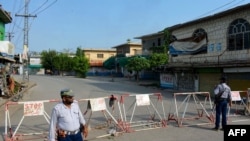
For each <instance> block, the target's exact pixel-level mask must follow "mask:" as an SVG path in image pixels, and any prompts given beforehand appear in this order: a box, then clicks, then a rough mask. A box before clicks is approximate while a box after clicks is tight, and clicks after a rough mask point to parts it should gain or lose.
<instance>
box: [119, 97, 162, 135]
mask: <svg viewBox="0 0 250 141" xmlns="http://www.w3.org/2000/svg"><path fill="white" fill-rule="evenodd" d="M131 101H132V103H131ZM129 102H130V103H129ZM119 103H120V106H121V107H119V109H120V119H118V121H119V124H120V126H121V127H123V129H124V131H125V132H132V131H140V130H148V129H155V128H162V127H166V126H167V121H166V114H165V109H164V105H163V101H162V95H161V93H150V94H124V95H122V96H121V97H120V100H119ZM158 103H160V104H161V105H160V106H161V110H162V113H160V112H159V110H160V108H159V107H158ZM128 105H130V106H129V107H128ZM126 106H127V107H126ZM145 107H146V110H147V111H148V113H147V114H145V113H139V112H138V113H137V115H136V112H135V110H136V108H141V109H142V110H143V108H144V109H145ZM126 108H129V109H131V108H133V110H132V111H131V112H128V111H129V109H126ZM162 114H163V115H162ZM135 116H137V119H136V120H134V118H135ZM145 117H146V118H145ZM127 118H130V119H129V120H127ZM138 127H143V129H136V128H138Z"/></svg>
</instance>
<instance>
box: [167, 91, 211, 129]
mask: <svg viewBox="0 0 250 141" xmlns="http://www.w3.org/2000/svg"><path fill="white" fill-rule="evenodd" d="M183 96H184V97H183ZM177 97H178V99H177ZM181 98H184V99H183V101H182V102H181V103H180V104H179V103H178V100H180V101H181ZM201 98H204V100H203V101H201V100H200V99H201ZM192 100H193V101H192ZM173 102H174V103H172V105H174V111H172V109H171V108H172V107H170V113H169V115H168V121H171V120H174V121H176V123H177V124H178V126H179V127H181V126H184V125H183V122H184V120H186V121H187V120H189V121H191V119H196V120H198V119H201V118H203V117H204V116H203V114H204V113H205V114H206V118H207V119H208V121H209V122H205V123H204V121H202V120H200V121H202V122H203V123H194V124H193V125H202V124H211V123H213V122H214V115H213V112H212V109H213V106H212V103H211V98H210V93H209V92H186V93H174V94H173ZM191 102H193V106H194V107H195V108H194V109H191V108H190V109H188V106H189V105H191ZM184 104H185V105H184ZM183 105H184V106H185V107H184V108H183V107H182V106H183ZM188 110H189V111H188ZM193 110H195V111H193ZM208 110H209V111H211V113H210V114H209V112H208ZM172 112H173V113H172ZM180 113H182V115H181V116H180V115H179V114H180ZM188 114H189V115H188ZM187 115H188V116H189V117H187ZM186 123H187V122H186ZM189 125H192V124H190V123H187V125H185V126H189Z"/></svg>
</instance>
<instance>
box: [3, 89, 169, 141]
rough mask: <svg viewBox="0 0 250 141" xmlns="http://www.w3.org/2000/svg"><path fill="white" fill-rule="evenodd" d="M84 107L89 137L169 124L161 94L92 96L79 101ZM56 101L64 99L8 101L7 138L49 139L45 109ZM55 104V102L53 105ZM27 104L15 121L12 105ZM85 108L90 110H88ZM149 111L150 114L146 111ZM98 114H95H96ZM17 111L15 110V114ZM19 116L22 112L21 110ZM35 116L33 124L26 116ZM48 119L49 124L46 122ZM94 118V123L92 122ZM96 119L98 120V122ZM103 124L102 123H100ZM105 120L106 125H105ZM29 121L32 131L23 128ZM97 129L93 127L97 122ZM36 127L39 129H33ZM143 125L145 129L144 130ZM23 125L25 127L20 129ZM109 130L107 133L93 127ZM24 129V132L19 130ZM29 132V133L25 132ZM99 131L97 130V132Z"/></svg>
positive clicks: (9, 139)
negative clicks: (11, 110)
mask: <svg viewBox="0 0 250 141" xmlns="http://www.w3.org/2000/svg"><path fill="white" fill-rule="evenodd" d="M77 101H78V104H79V106H80V109H81V110H82V111H83V114H84V117H85V119H86V124H87V125H88V127H89V129H90V131H91V132H93V133H91V134H90V135H89V137H88V139H91V136H92V137H93V138H102V137H105V136H110V135H112V134H115V135H117V134H120V133H128V132H132V131H140V130H149V129H156V128H162V127H166V126H167V120H166V114H165V109H164V104H163V100H162V95H161V93H149V94H123V95H114V94H112V95H111V96H106V97H98V98H88V99H79V100H77ZM55 102H61V100H42V101H25V102H8V103H6V104H5V132H4V138H5V141H17V140H18V141H21V140H37V139H40V140H41V139H43V140H46V139H47V135H48V132H47V131H48V128H49V123H50V116H49V115H48V113H47V112H46V111H45V105H46V106H50V107H49V108H50V109H48V107H46V109H47V110H50V111H51V110H52V107H53V106H54V105H55ZM49 103H51V104H52V105H49ZM15 105H16V106H19V108H20V106H23V107H22V108H21V109H22V110H23V111H20V110H18V112H23V115H22V117H21V119H20V121H16V122H13V123H14V124H13V125H14V127H13V126H12V120H11V117H10V106H11V107H12V106H15ZM84 108H86V111H85V112H84ZM145 110H147V113H145ZM94 112H95V113H96V114H93V113H94ZM14 114H15V113H14ZM17 114H18V115H19V113H17ZM38 116H39V117H42V119H43V120H42V122H43V123H42V124H43V126H45V127H43V128H42V127H41V125H40V124H39V123H38V122H36V120H38ZM26 118H32V119H31V120H30V121H31V122H29V121H28V122H29V123H26V122H27V121H26V120H25V121H26V122H24V119H26ZM44 119H45V124H44ZM90 120H91V122H90ZM94 122H96V123H94ZM99 123H101V125H98V124H99ZM103 123H104V124H103ZM25 124H29V125H30V126H29V127H28V125H27V126H26V127H28V128H30V129H28V130H26V129H24V128H22V127H23V126H25ZM94 124H95V126H93V128H92V127H91V126H92V125H94ZM33 126H36V127H37V129H36V130H33V129H31V128H32V127H33ZM141 127H142V129H141ZM14 128H15V129H14ZM20 128H22V129H20ZM101 128H102V129H105V130H104V132H102V131H100V130H92V129H101ZM19 131H20V132H19ZM23 131H25V132H23ZM95 131H97V132H95Z"/></svg>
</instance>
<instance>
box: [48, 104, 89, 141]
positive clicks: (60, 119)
mask: <svg viewBox="0 0 250 141" xmlns="http://www.w3.org/2000/svg"><path fill="white" fill-rule="evenodd" d="M80 124H83V125H85V119H84V117H83V115H82V112H81V110H80V108H79V105H78V102H77V101H76V100H74V102H73V103H72V104H71V107H70V108H68V107H67V106H65V105H64V104H63V103H62V102H60V103H58V104H57V105H55V107H54V108H53V110H52V113H51V119H50V129H49V140H50V141H55V138H56V137H55V136H56V130H57V129H62V130H65V131H75V130H77V129H79V128H80Z"/></svg>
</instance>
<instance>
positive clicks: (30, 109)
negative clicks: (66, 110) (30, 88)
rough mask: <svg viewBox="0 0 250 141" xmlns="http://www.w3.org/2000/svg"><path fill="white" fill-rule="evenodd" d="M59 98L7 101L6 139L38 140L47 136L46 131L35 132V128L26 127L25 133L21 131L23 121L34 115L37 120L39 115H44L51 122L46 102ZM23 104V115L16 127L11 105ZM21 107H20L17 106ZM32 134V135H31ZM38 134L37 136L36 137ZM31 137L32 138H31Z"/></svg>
mask: <svg viewBox="0 0 250 141" xmlns="http://www.w3.org/2000/svg"><path fill="white" fill-rule="evenodd" d="M58 101H59V100H43V101H26V102H7V103H6V104H5V132H4V139H5V141H17V140H18V141H20V140H36V139H41V138H46V132H41V131H39V132H34V131H33V129H28V128H25V129H23V130H25V131H23V133H19V132H18V131H19V129H20V128H21V127H22V126H21V125H22V123H23V121H24V119H25V118H30V117H33V119H32V120H36V119H37V116H43V117H44V118H45V120H46V122H47V123H48V124H49V120H50V117H49V115H48V114H47V112H46V111H45V109H44V105H45V104H44V103H50V102H58ZM14 105H16V106H20V105H22V106H23V109H22V110H23V116H22V118H21V120H20V121H19V123H18V125H17V126H16V128H15V129H13V127H12V125H11V119H10V118H11V117H10V112H9V107H10V106H14ZM17 108H20V107H17ZM31 136H32V137H31ZM34 136H36V137H34ZM29 137H30V138H29Z"/></svg>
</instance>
